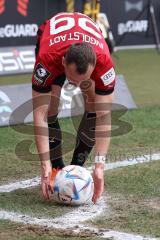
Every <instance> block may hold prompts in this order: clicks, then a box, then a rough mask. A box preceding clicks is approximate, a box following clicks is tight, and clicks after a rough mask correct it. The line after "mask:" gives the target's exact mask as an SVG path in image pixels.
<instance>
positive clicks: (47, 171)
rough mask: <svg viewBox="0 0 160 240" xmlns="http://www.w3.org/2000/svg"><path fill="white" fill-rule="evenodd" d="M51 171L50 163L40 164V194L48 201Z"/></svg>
mask: <svg viewBox="0 0 160 240" xmlns="http://www.w3.org/2000/svg"><path fill="white" fill-rule="evenodd" d="M51 171H52V168H51V163H50V161H45V162H41V188H42V194H43V196H44V198H45V199H49V184H50V176H51Z"/></svg>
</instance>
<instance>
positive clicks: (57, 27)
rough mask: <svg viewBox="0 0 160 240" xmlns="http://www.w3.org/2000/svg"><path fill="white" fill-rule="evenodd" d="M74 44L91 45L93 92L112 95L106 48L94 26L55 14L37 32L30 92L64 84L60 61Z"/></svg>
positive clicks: (81, 17) (72, 15)
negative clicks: (60, 83)
mask: <svg viewBox="0 0 160 240" xmlns="http://www.w3.org/2000/svg"><path fill="white" fill-rule="evenodd" d="M78 42H86V43H89V44H91V45H92V46H93V48H94V50H95V52H96V56H97V61H96V66H95V69H94V71H93V73H92V75H91V79H93V80H94V81H95V88H96V92H97V93H100V94H103V93H104V94H105V93H106V94H107V93H110V92H112V91H113V89H114V85H115V71H114V67H113V62H112V59H111V56H110V53H109V50H108V46H107V44H106V42H105V40H104V38H103V35H102V33H101V31H100V29H99V28H98V26H97V25H96V24H95V23H94V22H93V20H92V19H90V18H89V17H88V16H86V15H84V14H82V13H59V14H57V15H55V16H53V17H52V18H51V19H49V20H47V21H46V22H45V23H44V24H43V25H41V27H40V28H39V30H38V34H37V48H36V49H37V51H36V52H37V55H36V63H35V67H34V71H33V76H32V86H33V89H34V90H36V91H39V92H48V91H50V90H51V85H52V84H56V83H57V81H61V80H64V78H65V73H64V67H63V65H62V57H63V56H64V55H65V52H66V51H67V49H68V47H69V46H70V45H72V44H74V43H78Z"/></svg>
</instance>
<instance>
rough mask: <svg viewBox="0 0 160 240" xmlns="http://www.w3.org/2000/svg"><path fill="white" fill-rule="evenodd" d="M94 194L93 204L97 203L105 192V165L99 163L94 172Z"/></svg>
mask: <svg viewBox="0 0 160 240" xmlns="http://www.w3.org/2000/svg"><path fill="white" fill-rule="evenodd" d="M93 181H94V194H93V197H92V202H93V203H96V202H97V200H98V199H99V198H100V197H101V195H102V193H103V191H104V164H101V163H97V164H96V165H95V169H94V172H93Z"/></svg>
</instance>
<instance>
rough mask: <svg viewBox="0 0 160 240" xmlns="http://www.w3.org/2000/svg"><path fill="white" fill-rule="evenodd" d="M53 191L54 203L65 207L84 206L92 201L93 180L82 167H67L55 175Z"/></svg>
mask: <svg viewBox="0 0 160 240" xmlns="http://www.w3.org/2000/svg"><path fill="white" fill-rule="evenodd" d="M53 190H54V193H53V198H54V200H55V201H56V202H59V203H63V204H67V205H82V204H86V203H89V202H91V200H92V196H93V191H94V183H93V178H92V176H91V174H90V172H89V171H88V170H87V169H85V168H84V167H80V166H76V165H69V166H66V167H64V168H63V169H61V170H60V171H59V172H58V173H57V175H56V178H55V183H54V189H53Z"/></svg>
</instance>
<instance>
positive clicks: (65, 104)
mask: <svg viewBox="0 0 160 240" xmlns="http://www.w3.org/2000/svg"><path fill="white" fill-rule="evenodd" d="M17 96H18V97H17ZM131 108H136V104H135V103H134V101H133V98H132V96H131V94H130V92H129V89H128V87H127V85H126V83H125V80H124V78H123V76H122V75H118V76H117V84H116V89H115V102H114V104H113V110H119V109H123V110H124V109H125V111H127V109H131ZM83 111H84V104H83V98H82V95H81V91H80V89H79V88H75V87H74V86H73V85H70V84H67V82H66V84H65V85H64V87H63V89H62V93H61V104H60V109H59V117H60V118H62V117H70V116H75V115H80V114H82V113H83ZM32 121H33V116H32V91H31V84H30V83H27V84H19V85H9V86H8V85H7V86H1V88H0V126H8V125H12V124H13V125H14V124H21V123H22V124H24V123H28V122H32Z"/></svg>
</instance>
